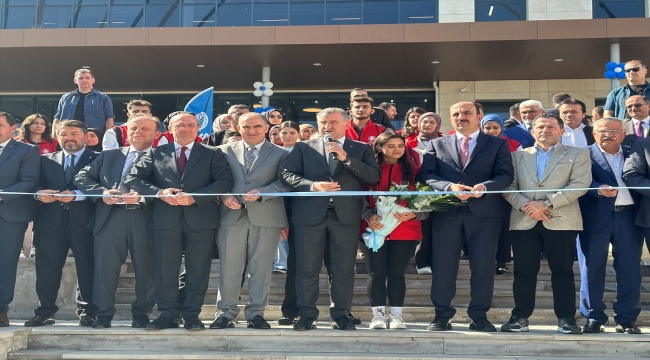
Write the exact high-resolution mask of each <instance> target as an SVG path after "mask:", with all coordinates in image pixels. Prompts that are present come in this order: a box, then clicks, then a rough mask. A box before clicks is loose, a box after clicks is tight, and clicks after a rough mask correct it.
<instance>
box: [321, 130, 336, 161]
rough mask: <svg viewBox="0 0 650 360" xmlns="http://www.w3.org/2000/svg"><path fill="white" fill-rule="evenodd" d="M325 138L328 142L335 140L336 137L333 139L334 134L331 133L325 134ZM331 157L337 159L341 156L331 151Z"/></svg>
mask: <svg viewBox="0 0 650 360" xmlns="http://www.w3.org/2000/svg"><path fill="white" fill-rule="evenodd" d="M323 138H324V139H325V141H327V142H335V141H334V139H332V135H330V134H325V136H323ZM330 158H331V159H332V160H336V159H338V158H339V156H338V154H337V153H335V152H331V153H330Z"/></svg>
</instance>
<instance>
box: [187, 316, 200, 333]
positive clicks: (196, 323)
mask: <svg viewBox="0 0 650 360" xmlns="http://www.w3.org/2000/svg"><path fill="white" fill-rule="evenodd" d="M183 327H184V328H185V329H186V330H203V329H205V325H204V324H203V321H201V320H200V319H199V317H198V316H192V317H188V318H186V319H185V325H183Z"/></svg>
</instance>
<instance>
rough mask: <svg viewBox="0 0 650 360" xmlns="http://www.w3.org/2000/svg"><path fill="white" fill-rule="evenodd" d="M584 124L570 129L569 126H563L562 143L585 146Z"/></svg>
mask: <svg viewBox="0 0 650 360" xmlns="http://www.w3.org/2000/svg"><path fill="white" fill-rule="evenodd" d="M584 128H585V124H580V126H578V127H577V128H575V129H572V128H571V127H570V126H565V127H564V135H562V145H568V146H575V147H581V148H586V147H587V146H589V145H587V138H586V137H585V132H584V130H583V129H584Z"/></svg>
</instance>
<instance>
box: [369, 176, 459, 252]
mask: <svg viewBox="0 0 650 360" xmlns="http://www.w3.org/2000/svg"><path fill="white" fill-rule="evenodd" d="M388 191H400V192H413V194H406V195H396V196H376V197H375V204H376V208H375V212H376V213H377V215H379V216H380V217H381V220H380V221H379V222H380V223H381V224H382V225H384V227H382V228H381V229H380V230H376V231H374V230H372V229H371V228H370V227H368V228H366V232H365V233H364V234H363V235H362V238H363V241H364V242H365V243H366V246H367V247H368V248H370V249H372V251H375V252H376V251H377V249H379V248H380V247H381V246H382V245H383V244H384V240H385V239H386V236H388V235H389V234H390V233H391V232H393V230H395V228H396V227H397V226H398V225H399V224H400V222H401V221H399V220H397V219H396V218H395V217H394V216H393V214H394V213H406V212H431V211H444V210H446V209H448V208H449V207H450V206H462V205H464V204H463V203H461V202H459V201H457V198H456V197H455V196H454V195H450V194H446V195H436V194H417V193H418V192H430V191H433V190H432V189H431V188H430V187H429V186H428V185H422V184H420V183H417V184H415V188H413V187H410V186H408V185H406V184H401V185H400V184H396V183H393V186H391V187H390V188H389V189H388Z"/></svg>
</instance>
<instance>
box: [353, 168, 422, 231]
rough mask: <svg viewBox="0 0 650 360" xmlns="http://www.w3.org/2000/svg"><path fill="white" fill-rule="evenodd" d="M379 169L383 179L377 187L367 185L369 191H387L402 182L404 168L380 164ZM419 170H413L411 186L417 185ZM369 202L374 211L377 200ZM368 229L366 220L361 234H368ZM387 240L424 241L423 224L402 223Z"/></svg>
mask: <svg viewBox="0 0 650 360" xmlns="http://www.w3.org/2000/svg"><path fill="white" fill-rule="evenodd" d="M379 168H380V169H381V179H380V180H379V183H377V184H376V185H367V186H366V187H367V188H368V190H377V191H387V190H388V189H389V188H390V186H391V185H392V183H397V184H400V183H401V182H402V166H401V165H400V164H380V165H379ZM418 170H419V169H418V168H417V167H416V168H415V169H413V178H412V179H410V182H409V184H411V185H414V184H415V177H416V175H417V173H418ZM368 202H370V208H372V209H373V210H374V209H375V199H374V198H373V197H372V196H368ZM367 227H368V223H367V222H366V221H365V220H364V221H363V222H362V223H361V234H363V233H364V232H366V228H367ZM386 240H422V224H421V222H420V220H409V221H406V222H402V223H400V224H399V225H397V227H396V228H395V230H393V232H392V233H390V235H389V236H387V237H386Z"/></svg>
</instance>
